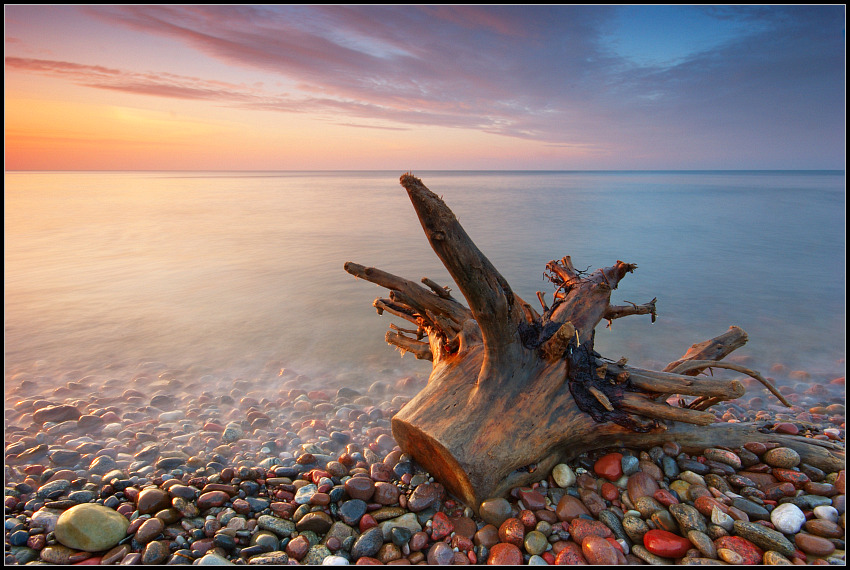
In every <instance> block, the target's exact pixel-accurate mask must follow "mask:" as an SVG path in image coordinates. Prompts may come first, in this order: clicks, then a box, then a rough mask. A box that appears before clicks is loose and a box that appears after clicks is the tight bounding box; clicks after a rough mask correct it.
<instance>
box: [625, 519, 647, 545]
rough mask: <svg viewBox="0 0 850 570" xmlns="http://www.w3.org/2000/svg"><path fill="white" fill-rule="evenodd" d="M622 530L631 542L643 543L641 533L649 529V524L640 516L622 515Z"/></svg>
mask: <svg viewBox="0 0 850 570" xmlns="http://www.w3.org/2000/svg"><path fill="white" fill-rule="evenodd" d="M623 530H624V531H625V533H626V534H627V535H628V537H629V538H630V539H631V540H632V542H638V543H641V544H643V535H645V534H646V533H647V532H648V531H649V526H648V525H647V524H646V521H644V520H643V519H642V518H640V517H636V516H625V517H623Z"/></svg>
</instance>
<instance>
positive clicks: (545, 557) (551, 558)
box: [540, 552, 555, 566]
mask: <svg viewBox="0 0 850 570" xmlns="http://www.w3.org/2000/svg"><path fill="white" fill-rule="evenodd" d="M540 556H541V558H543V560H545V561H546V564H548V565H549V566H551V565H553V564H554V563H555V555H554V554H552V553H551V552H544V553H543V554H541V555H540Z"/></svg>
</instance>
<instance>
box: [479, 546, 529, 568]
mask: <svg viewBox="0 0 850 570" xmlns="http://www.w3.org/2000/svg"><path fill="white" fill-rule="evenodd" d="M520 564H522V551H521V550H520V549H519V547H518V546H517V545H515V544H511V543H508V542H500V543H498V544H495V545H493V548H491V549H490V556H488V557H487V565H488V566H518V565H520Z"/></svg>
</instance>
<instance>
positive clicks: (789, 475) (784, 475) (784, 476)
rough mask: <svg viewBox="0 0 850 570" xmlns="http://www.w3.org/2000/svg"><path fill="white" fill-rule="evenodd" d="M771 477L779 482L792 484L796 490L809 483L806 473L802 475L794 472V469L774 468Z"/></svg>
mask: <svg viewBox="0 0 850 570" xmlns="http://www.w3.org/2000/svg"><path fill="white" fill-rule="evenodd" d="M771 475H773V476H774V477H775V478H776V480H777V481H779V482H783V483H792V484H793V485H794V487H796V488H798V489H799V488H802V486H803V485H804V484H805V483H808V482H809V477H808V475H806V474H805V473H801V472H800V471H794V470H793V469H780V468H778V467H774V468H773V471H771Z"/></svg>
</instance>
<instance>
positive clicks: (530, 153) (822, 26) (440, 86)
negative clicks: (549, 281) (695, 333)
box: [4, 5, 846, 170]
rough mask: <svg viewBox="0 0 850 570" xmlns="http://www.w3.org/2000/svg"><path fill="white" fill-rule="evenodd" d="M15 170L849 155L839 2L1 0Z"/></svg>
mask: <svg viewBox="0 0 850 570" xmlns="http://www.w3.org/2000/svg"><path fill="white" fill-rule="evenodd" d="M5 40H6V43H5V48H6V49H5V94H4V97H5V145H6V153H5V167H6V169H7V170H32V169H35V170H116V169H117V170H137V169H138V170H142V169H204V170H207V169H216V170H255V169H259V170H313V169H332V170H337V169H395V170H399V169H401V170H414V169H415V170H428V169H545V170H573V169H640V170H649V169H843V168H844V166H845V159H844V157H845V153H846V149H845V7H844V6H843V5H831V6H830V5H825V6H811V7H809V6H731V7H730V6H702V7H689V6H654V7H653V6H601V7H596V6H583V7H582V6H578V7H576V6H524V7H520V6H489V7H488V6H446V5H434V6H387V7H381V6H311V5H289V6H215V5H210V6H179V5H168V6H165V5H161V6H134V5H128V6H26V5H20V6H8V5H7V6H6V7H5Z"/></svg>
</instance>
